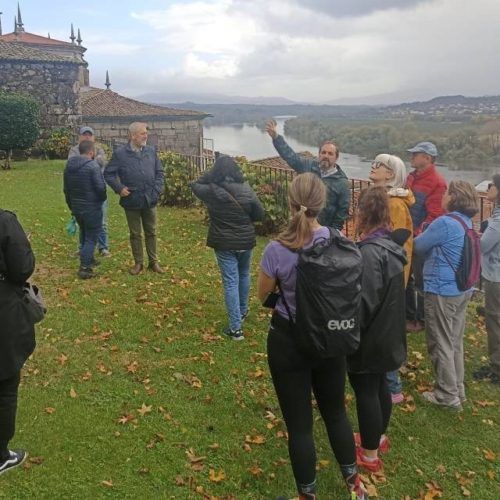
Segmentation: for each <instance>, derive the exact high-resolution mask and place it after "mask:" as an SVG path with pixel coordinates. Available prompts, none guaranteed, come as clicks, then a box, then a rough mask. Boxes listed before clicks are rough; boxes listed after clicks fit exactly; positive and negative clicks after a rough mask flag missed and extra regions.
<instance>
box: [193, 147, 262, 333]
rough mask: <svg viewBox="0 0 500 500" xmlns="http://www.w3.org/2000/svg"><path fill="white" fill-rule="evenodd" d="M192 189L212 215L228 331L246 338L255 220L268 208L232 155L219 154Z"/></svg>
mask: <svg viewBox="0 0 500 500" xmlns="http://www.w3.org/2000/svg"><path fill="white" fill-rule="evenodd" d="M191 189H192V190H193V193H194V194H195V195H196V196H197V197H198V198H199V199H200V200H201V201H203V203H205V205H206V206H207V209H208V214H209V217H210V226H209V228H208V237H207V246H209V247H211V248H213V249H214V250H215V256H216V258H217V263H218V264H219V268H220V271H221V275H222V283H223V286H224V298H225V302H226V311H227V315H228V317H229V326H228V327H227V328H225V329H224V333H225V334H226V335H227V336H229V337H230V338H232V339H233V340H243V339H244V336H243V331H242V329H241V325H242V322H243V320H244V319H245V317H246V316H247V314H248V293H249V290H250V260H251V258H252V249H253V247H254V246H255V243H256V241H255V229H254V226H253V222H255V221H258V220H261V219H262V218H263V216H264V209H263V208H262V205H261V203H260V201H259V199H258V198H257V195H256V194H255V192H254V191H253V190H252V188H251V187H250V185H249V184H248V182H246V181H245V179H244V177H243V174H242V172H241V170H240V168H239V167H238V165H237V163H236V162H235V161H234V159H233V158H231V157H229V156H219V157H218V158H217V160H216V161H215V164H214V166H213V168H212V169H211V170H210V171H209V172H207V173H206V174H205V175H203V176H202V177H201V178H200V179H198V180H197V181H196V182H193V183H192V184H191Z"/></svg>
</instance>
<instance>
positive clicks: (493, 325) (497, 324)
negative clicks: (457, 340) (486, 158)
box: [473, 174, 500, 384]
mask: <svg viewBox="0 0 500 500" xmlns="http://www.w3.org/2000/svg"><path fill="white" fill-rule="evenodd" d="M492 180H493V182H491V183H490V184H489V186H488V192H487V194H486V198H487V199H488V200H489V201H491V202H492V203H494V204H495V208H494V209H493V214H492V215H491V218H490V219H488V226H487V228H486V229H485V231H484V232H483V235H482V236H481V253H482V257H483V260H482V271H481V273H482V277H483V287H484V299H485V317H486V333H487V334H488V354H489V357H490V363H489V365H485V366H483V367H481V368H480V369H479V370H477V371H475V372H474V374H473V375H474V378H475V379H478V380H482V379H489V380H490V381H491V382H492V383H493V384H500V174H495V175H494V176H493V179H492Z"/></svg>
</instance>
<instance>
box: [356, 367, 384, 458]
mask: <svg viewBox="0 0 500 500" xmlns="http://www.w3.org/2000/svg"><path fill="white" fill-rule="evenodd" d="M349 381H350V382H351V385H352V388H353V389H354V392H355V394H356V410H357V413H358V423H359V432H360V434H361V446H363V448H365V449H366V450H376V449H377V448H378V446H379V443H380V436H382V434H384V433H385V431H386V429H387V426H388V425H389V420H390V418H391V411H392V400H391V393H390V391H389V386H388V385H387V379H386V377H385V373H349Z"/></svg>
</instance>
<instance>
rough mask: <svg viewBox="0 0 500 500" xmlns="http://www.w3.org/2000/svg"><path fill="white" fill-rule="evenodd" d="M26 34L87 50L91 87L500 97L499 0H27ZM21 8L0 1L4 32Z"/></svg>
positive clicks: (307, 96)
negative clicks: (74, 41) (77, 40)
mask: <svg viewBox="0 0 500 500" xmlns="http://www.w3.org/2000/svg"><path fill="white" fill-rule="evenodd" d="M20 3H21V12H22V17H23V21H24V24H25V29H26V30H27V31H29V32H32V33H37V34H42V35H47V32H50V34H51V36H52V37H53V38H60V39H63V40H67V38H68V36H69V26H70V23H71V22H73V23H74V25H75V28H76V27H79V28H80V29H81V33H82V37H83V45H84V46H86V47H87V49H88V50H87V52H86V59H87V61H88V62H89V66H90V74H91V83H92V85H95V86H99V87H101V86H102V85H103V83H104V76H105V71H106V69H109V72H110V76H111V82H112V88H113V89H114V90H115V91H118V92H121V93H123V94H125V95H129V96H137V95H141V94H145V93H154V92H160V93H169V94H171V93H176V92H183V93H185V92H191V93H193V94H196V93H221V94H229V95H242V96H282V97H287V98H289V99H292V100H296V101H307V102H327V101H333V100H337V99H351V100H359V102H363V101H366V100H367V98H369V97H370V96H388V97H387V98H388V99H389V100H396V101H397V100H405V101H407V100H417V99H424V98H430V97H434V96H437V95H444V94H465V95H484V94H500V65H499V64H498V53H499V48H500V43H499V35H498V26H499V25H500V1H498V0H474V1H471V0H272V1H269V0H146V1H143V2H140V1H137V0H135V1H132V0H120V1H115V0H100V1H97V0H86V1H85V2H81V3H80V4H78V2H69V1H67V0H46V1H44V2H41V1H39V0H24V1H23V0H21V2H20ZM16 8H17V2H16V1H13V0H7V1H6V0H4V1H2V2H0V10H2V11H3V15H2V25H3V32H4V33H6V32H10V31H12V25H13V17H14V15H15V13H16Z"/></svg>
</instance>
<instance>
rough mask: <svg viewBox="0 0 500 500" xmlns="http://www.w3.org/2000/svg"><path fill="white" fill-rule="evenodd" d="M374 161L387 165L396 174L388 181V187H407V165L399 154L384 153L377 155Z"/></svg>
mask: <svg viewBox="0 0 500 500" xmlns="http://www.w3.org/2000/svg"><path fill="white" fill-rule="evenodd" d="M373 161H374V162H380V163H383V164H384V165H387V167H389V169H390V170H391V171H392V173H393V174H394V177H393V178H392V179H391V180H390V181H389V182H388V183H387V186H388V187H391V188H393V189H402V188H404V187H405V185H406V177H407V174H406V166H405V164H404V161H403V160H402V159H401V158H400V157H399V156H395V155H389V154H385V153H384V154H380V155H377V156H376V157H375V159H374V160H373Z"/></svg>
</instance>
